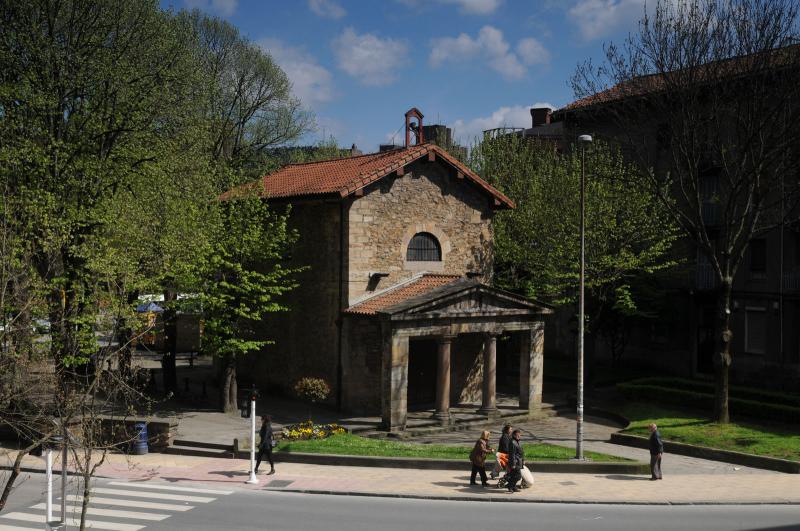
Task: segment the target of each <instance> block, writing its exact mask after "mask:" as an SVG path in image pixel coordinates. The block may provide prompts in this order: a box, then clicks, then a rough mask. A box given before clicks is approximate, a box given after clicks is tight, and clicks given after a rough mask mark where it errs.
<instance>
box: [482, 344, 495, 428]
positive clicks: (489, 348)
mask: <svg viewBox="0 0 800 531" xmlns="http://www.w3.org/2000/svg"><path fill="white" fill-rule="evenodd" d="M478 412H479V413H481V414H482V415H487V416H490V417H493V416H496V415H497V334H496V333H490V334H487V335H486V338H485V339H484V340H483V396H482V397H481V408H480V409H479V410H478Z"/></svg>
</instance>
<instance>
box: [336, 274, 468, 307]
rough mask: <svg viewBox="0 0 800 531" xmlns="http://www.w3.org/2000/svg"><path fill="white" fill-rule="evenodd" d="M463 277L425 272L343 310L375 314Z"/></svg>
mask: <svg viewBox="0 0 800 531" xmlns="http://www.w3.org/2000/svg"><path fill="white" fill-rule="evenodd" d="M462 278H463V277H461V276H459V275H442V274H433V273H426V274H424V275H422V276H420V277H418V278H417V279H415V280H412V281H410V282H404V283H401V284H399V285H397V286H395V287H393V288H389V289H388V290H386V291H384V292H381V293H378V294H377V295H375V296H373V297H370V298H369V299H366V300H363V301H361V302H358V303H356V304H354V305H352V306H350V307H349V308H347V309H346V310H345V313H355V314H360V315H375V314H377V313H378V312H379V311H381V310H384V309H386V308H389V307H391V306H394V305H395V304H400V303H401V302H404V301H406V300H408V299H411V298H413V297H418V296H419V295H422V294H424V293H428V292H430V291H433V290H435V289H436V288H440V287H442V286H446V285H447V284H451V283H453V282H457V281H458V280H461V279H462Z"/></svg>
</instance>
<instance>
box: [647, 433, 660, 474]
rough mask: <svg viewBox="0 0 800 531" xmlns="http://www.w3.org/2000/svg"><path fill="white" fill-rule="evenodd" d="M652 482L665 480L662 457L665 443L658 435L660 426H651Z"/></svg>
mask: <svg viewBox="0 0 800 531" xmlns="http://www.w3.org/2000/svg"><path fill="white" fill-rule="evenodd" d="M647 429H649V430H650V481H655V480H657V479H664V478H662V477H661V456H662V455H663V454H664V442H663V441H662V440H661V434H660V433H658V426H656V425H655V424H654V423H653V424H650V425H649V426H648V427H647Z"/></svg>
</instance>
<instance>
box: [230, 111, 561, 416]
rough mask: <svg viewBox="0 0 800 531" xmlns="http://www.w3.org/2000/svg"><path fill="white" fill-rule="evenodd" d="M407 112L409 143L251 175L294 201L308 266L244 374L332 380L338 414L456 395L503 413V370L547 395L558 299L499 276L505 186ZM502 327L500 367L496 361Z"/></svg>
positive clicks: (525, 396) (276, 196)
mask: <svg viewBox="0 0 800 531" xmlns="http://www.w3.org/2000/svg"><path fill="white" fill-rule="evenodd" d="M422 119H423V116H422V113H420V112H419V111H418V110H417V109H411V110H409V111H408V112H407V113H406V118H405V120H406V131H405V137H406V141H405V146H404V147H401V148H397V149H393V150H388V151H383V152H379V153H371V154H366V155H359V156H352V157H347V158H338V159H333V160H325V161H321V162H312V163H305V164H290V165H288V166H286V167H284V168H282V169H280V170H278V171H276V172H274V173H271V174H269V175H265V176H264V177H263V178H261V179H260V182H257V183H256V186H257V187H258V190H259V193H260V195H261V196H262V197H264V198H265V199H266V200H268V201H269V202H270V203H271V204H274V205H275V206H276V207H284V206H286V205H287V204H288V205H291V214H290V224H291V226H292V227H293V228H295V229H296V230H297V231H298V233H299V241H298V242H297V243H296V245H295V247H294V249H293V251H292V256H291V257H290V260H291V264H292V265H298V266H299V265H303V266H308V268H307V269H306V270H305V271H304V272H303V273H301V274H300V275H299V276H298V282H299V287H298V288H296V289H295V290H293V291H291V292H290V293H289V294H288V295H287V296H286V300H285V301H284V302H285V303H286V304H287V305H288V306H289V307H290V308H291V311H289V312H283V313H280V314H274V315H270V316H269V318H268V319H266V320H264V321H263V322H262V323H260V324H259V333H260V334H261V333H263V335H264V336H265V337H268V338H269V339H271V340H274V344H273V345H270V346H268V347H266V348H265V349H264V350H263V352H260V353H258V354H256V355H253V356H250V357H248V358H246V359H244V360H241V362H240V366H239V375H240V379H242V380H249V381H252V382H253V383H255V384H256V385H257V386H258V387H259V388H261V389H262V390H266V391H270V390H281V391H284V392H290V390H291V387H292V386H293V384H294V382H296V381H297V379H299V378H301V377H303V376H315V377H322V378H324V379H325V380H326V381H327V382H328V383H329V384H330V386H331V390H332V393H331V395H332V396H331V398H330V401H331V403H332V404H334V403H335V405H336V406H337V407H338V408H339V409H340V410H342V411H345V412H351V413H354V414H359V415H378V414H379V415H381V417H382V419H383V424H384V427H385V428H386V429H387V430H390V431H399V430H403V429H405V427H406V422H407V414H408V411H409V408H411V409H412V410H413V409H414V408H419V409H431V410H432V411H433V412H432V415H433V416H434V417H435V418H437V419H439V420H440V421H441V422H443V423H446V422H449V416H450V405H451V404H457V403H458V404H470V403H472V404H475V407H476V409H477V410H478V411H479V412H480V413H481V414H484V415H487V416H490V417H491V416H494V415H496V412H497V406H496V393H497V382H498V378H503V380H502V381H503V382H508V381H509V378H508V376H509V374H510V375H511V376H512V378H511V382H510V387H511V389H512V390H513V394H514V395H515V396H516V395H518V396H519V406H520V408H523V409H535V408H536V407H537V406H538V405H539V404H540V403H541V399H542V370H543V352H542V350H543V344H544V316H545V315H546V314H548V313H550V310H549V309H548V308H546V307H545V306H543V305H542V304H539V303H535V302H533V301H531V300H528V299H526V298H524V297H520V296H519V295H516V294H513V293H509V292H506V291H503V290H500V289H497V288H494V287H492V286H491V285H490V284H489V282H490V281H491V278H492V219H493V217H494V215H495V213H496V212H498V211H500V210H503V209H509V208H514V203H513V202H512V201H511V200H510V199H509V198H508V197H506V196H505V195H503V194H502V193H501V192H500V191H498V190H496V189H495V188H493V187H492V186H490V185H489V184H488V183H487V182H486V181H484V180H483V179H481V178H480V177H479V176H478V175H476V174H475V173H474V172H472V171H471V170H470V169H469V168H468V167H467V166H466V165H464V164H462V163H461V162H459V161H458V160H457V159H455V158H454V157H452V156H451V155H449V154H448V153H447V152H446V151H445V150H444V149H442V148H440V147H439V146H437V145H435V144H433V143H426V142H425V139H424V138H423V126H422ZM498 338H502V340H503V345H504V352H506V351H509V353H508V354H506V355H504V357H503V364H502V366H501V367H500V368H498V364H497V358H498V355H497V352H498Z"/></svg>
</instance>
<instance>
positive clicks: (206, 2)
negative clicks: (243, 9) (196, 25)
mask: <svg viewBox="0 0 800 531" xmlns="http://www.w3.org/2000/svg"><path fill="white" fill-rule="evenodd" d="M183 3H184V5H186V7H187V9H200V10H201V11H206V12H209V13H216V14H218V15H222V16H223V17H229V16H231V15H233V14H234V13H235V12H236V8H237V7H239V0H183Z"/></svg>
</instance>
